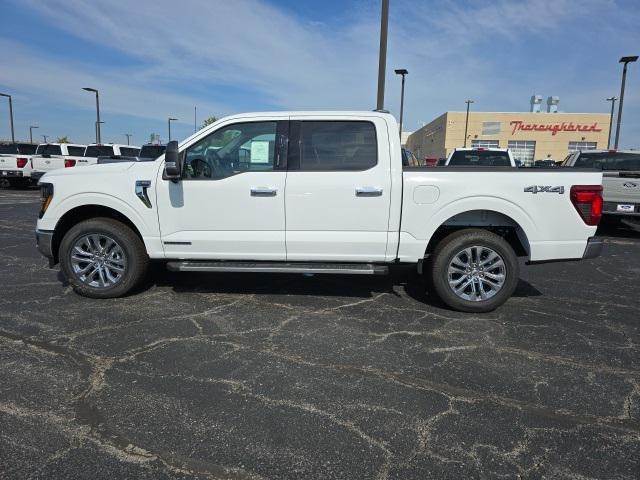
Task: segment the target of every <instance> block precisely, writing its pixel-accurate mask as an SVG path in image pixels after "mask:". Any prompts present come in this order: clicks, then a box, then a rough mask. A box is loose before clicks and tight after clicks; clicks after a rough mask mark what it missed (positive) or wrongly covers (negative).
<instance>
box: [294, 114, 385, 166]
mask: <svg viewBox="0 0 640 480" xmlns="http://www.w3.org/2000/svg"><path fill="white" fill-rule="evenodd" d="M293 123H294V126H292V130H294V131H295V130H299V138H300V141H299V149H298V148H294V149H292V150H290V154H291V155H292V158H291V157H290V162H291V163H290V167H291V169H299V170H301V171H361V170H368V169H370V168H372V167H374V166H376V165H377V163H378V142H377V139H376V129H375V126H374V125H373V123H371V122H362V121H301V122H293Z"/></svg>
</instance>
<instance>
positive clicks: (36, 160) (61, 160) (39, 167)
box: [31, 143, 140, 180]
mask: <svg viewBox="0 0 640 480" xmlns="http://www.w3.org/2000/svg"><path fill="white" fill-rule="evenodd" d="M41 147H43V146H42V145H40V146H38V151H36V155H35V156H34V157H33V161H32V163H33V170H32V171H31V177H32V178H34V179H36V180H38V179H40V177H42V176H43V175H44V174H45V173H47V172H50V171H52V170H57V169H59V168H70V167H83V166H87V165H94V164H96V163H98V157H99V156H102V155H105V156H109V157H110V156H116V155H117V156H120V155H126V156H136V155H137V154H138V153H139V152H140V147H136V146H133V145H118V144H112V143H110V144H100V145H97V144H91V145H86V146H85V145H72V144H68V143H49V144H46V147H47V148H46V149H45V148H43V149H42V150H41Z"/></svg>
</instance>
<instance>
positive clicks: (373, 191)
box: [356, 187, 382, 197]
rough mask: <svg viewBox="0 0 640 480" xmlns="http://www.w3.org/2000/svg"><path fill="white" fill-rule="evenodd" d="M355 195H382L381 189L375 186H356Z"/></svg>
mask: <svg viewBox="0 0 640 480" xmlns="http://www.w3.org/2000/svg"><path fill="white" fill-rule="evenodd" d="M356 196H357V197H380V196H382V189H381V188H376V187H359V188H356Z"/></svg>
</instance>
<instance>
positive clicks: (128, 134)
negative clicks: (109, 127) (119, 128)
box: [125, 133, 131, 145]
mask: <svg viewBox="0 0 640 480" xmlns="http://www.w3.org/2000/svg"><path fill="white" fill-rule="evenodd" d="M125 135H126V137H127V145H130V144H129V139H130V138H131V134H130V133H125Z"/></svg>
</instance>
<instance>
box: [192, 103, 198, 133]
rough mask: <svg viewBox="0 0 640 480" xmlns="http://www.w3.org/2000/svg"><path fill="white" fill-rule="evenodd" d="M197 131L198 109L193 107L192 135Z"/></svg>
mask: <svg viewBox="0 0 640 480" xmlns="http://www.w3.org/2000/svg"><path fill="white" fill-rule="evenodd" d="M197 131H198V107H197V106H194V107H193V133H196V132H197Z"/></svg>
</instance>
